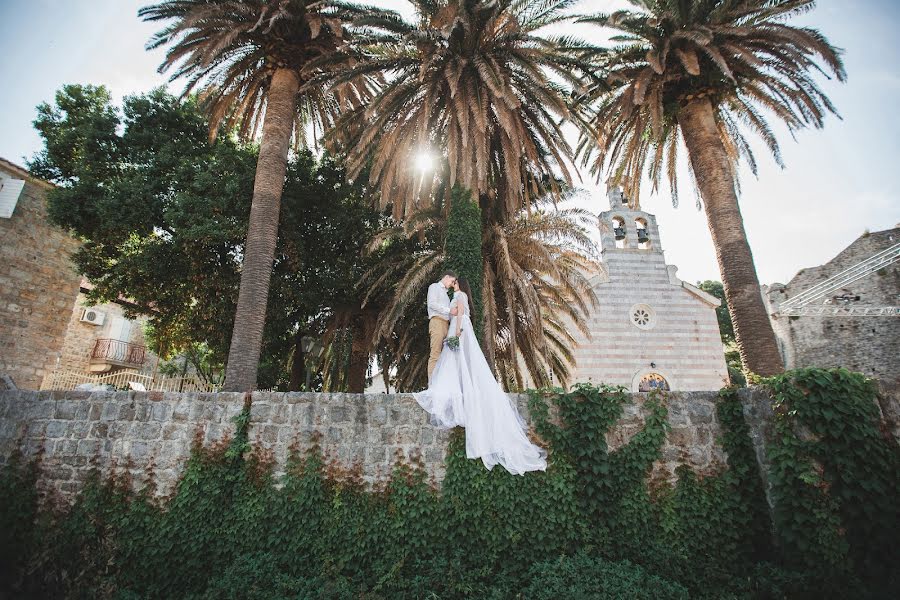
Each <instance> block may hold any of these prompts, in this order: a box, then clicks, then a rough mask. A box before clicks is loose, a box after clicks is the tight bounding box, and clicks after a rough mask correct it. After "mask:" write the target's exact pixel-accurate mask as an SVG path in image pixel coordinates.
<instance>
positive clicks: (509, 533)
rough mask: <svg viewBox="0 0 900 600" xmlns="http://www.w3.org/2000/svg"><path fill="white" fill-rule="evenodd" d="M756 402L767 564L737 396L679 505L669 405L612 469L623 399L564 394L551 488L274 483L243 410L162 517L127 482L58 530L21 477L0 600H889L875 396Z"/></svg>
mask: <svg viewBox="0 0 900 600" xmlns="http://www.w3.org/2000/svg"><path fill="white" fill-rule="evenodd" d="M768 383H769V385H770V386H772V389H773V394H774V398H775V401H774V402H775V404H774V406H775V410H776V412H777V414H778V415H779V421H778V422H777V430H778V431H777V433H776V436H775V437H776V438H777V439H776V440H775V443H774V445H771V444H770V461H771V470H772V472H773V476H772V477H773V478H774V479H773V484H774V489H773V492H774V498H775V507H776V509H775V521H774V522H775V525H776V532H777V540H778V543H779V547H780V549H781V550H782V552H781V559H778V556H779V555H778V554H777V553H776V552H775V551H774V550H773V548H772V539H771V538H772V536H771V532H772V521H771V520H770V519H769V514H770V513H769V507H768V504H767V502H766V500H765V495H764V491H763V487H762V483H761V478H760V474H759V471H758V469H757V466H756V465H757V462H756V455H755V449H754V446H753V443H752V441H751V439H750V436H749V433H750V432H749V428H748V426H747V424H746V422H745V421H744V416H743V412H742V409H741V402H740V400H739V399H738V396H737V393H736V392H735V391H734V390H725V391H723V392H722V394H721V396H720V399H719V402H718V406H717V419H718V422H719V424H720V426H721V431H722V439H721V440H720V441H721V444H722V447H723V448H724V449H725V450H726V451H727V453H728V465H727V468H724V467H723V470H722V471H721V472H720V473H717V474H705V475H700V474H697V473H694V472H692V471H691V470H690V469H689V468H687V467H686V466H681V467H679V468H678V469H677V471H676V473H677V481H676V482H675V483H674V484H668V483H665V482H660V481H654V482H653V483H652V484H651V473H652V472H654V471H655V469H656V467H655V465H656V463H657V461H659V460H660V458H661V457H662V452H663V447H664V443H665V438H666V433H667V429H668V424H667V415H668V408H667V405H668V403H669V402H670V398H669V397H667V395H666V394H664V393H653V394H650V395H649V396H647V397H644V399H643V400H641V401H640V406H638V407H636V409H637V410H638V411H639V412H640V414H641V415H643V425H642V427H641V428H640V429H639V430H638V431H636V432H633V434H632V435H631V437H630V439H627V440H625V441H624V443H622V445H620V446H619V447H617V448H615V449H610V447H609V445H608V444H607V440H606V436H607V434H608V432H609V431H610V429H611V428H612V427H613V426H614V425H615V423H616V422H617V421H618V420H619V419H620V418H621V417H622V414H623V412H624V409H625V407H626V405H627V404H628V403H629V402H630V401H631V398H632V397H631V396H630V395H628V394H626V393H625V392H624V390H622V389H621V388H614V387H607V386H592V385H578V386H576V387H575V388H573V389H572V390H571V391H568V392H566V391H563V390H560V389H552V390H550V389H548V390H540V391H533V392H531V393H530V398H529V407H530V414H531V418H532V422H533V424H534V432H533V433H534V434H535V435H536V436H537V438H540V440H542V441H541V443H542V444H544V445H546V446H547V448H548V450H549V467H548V469H547V470H546V471H545V472H535V473H529V474H528V475H526V476H524V477H522V476H513V475H510V474H509V473H507V472H506V471H505V470H503V469H502V468H495V469H493V470H492V471H488V470H486V469H485V468H484V466H483V465H482V464H481V462H479V461H474V460H469V459H467V458H466V455H465V433H464V431H463V430H461V429H458V430H455V431H454V432H452V433H451V436H450V443H449V448H448V454H447V458H446V476H445V478H444V480H443V483H442V487H441V489H440V490H438V489H436V488H435V487H434V486H433V485H432V484H431V482H430V481H429V479H428V477H427V475H426V472H425V470H424V468H423V466H422V464H421V463H420V462H419V461H418V460H416V459H412V460H410V461H405V460H397V462H396V464H395V467H394V470H393V473H392V475H391V477H390V478H389V479H388V480H387V481H385V482H382V483H380V484H377V485H376V486H374V488H372V487H371V486H368V487H367V486H366V485H365V484H364V482H363V479H362V474H361V473H360V472H359V471H357V470H354V469H347V468H344V467H341V466H340V465H339V464H337V463H336V462H334V461H333V460H331V459H330V458H329V457H328V456H327V455H326V454H325V453H323V451H322V450H321V449H320V448H319V447H318V445H316V444H313V447H312V448H311V449H309V450H308V451H305V452H300V451H298V450H297V449H296V448H294V449H293V450H292V452H291V454H290V457H289V459H288V462H287V464H286V465H285V473H284V474H283V475H279V476H276V475H275V474H274V472H273V463H272V460H271V456H269V455H267V454H266V453H265V452H262V451H260V450H259V449H257V448H255V447H253V445H252V444H250V443H249V441H248V440H249V436H248V431H249V429H250V428H252V426H253V425H252V423H251V421H250V410H249V409H250V407H249V403H247V404H246V405H245V407H244V410H243V411H242V412H241V413H240V414H239V415H238V416H237V417H236V418H235V424H236V431H235V434H234V436H233V437H232V438H231V439H230V440H225V441H223V442H221V443H218V444H214V445H212V446H203V444H202V443H201V439H202V436H200V435H198V437H197V439H196V440H195V443H194V447H193V451H192V455H191V458H190V460H189V461H188V463H187V465H186V467H185V470H184V472H183V474H182V477H181V479H180V481H179V482H178V485H177V487H176V489H175V490H174V491H173V493H172V494H171V495H170V496H169V497H164V498H159V497H156V496H155V494H154V487H153V483H152V479H149V480H148V481H147V482H146V484H145V485H143V486H137V491H135V489H136V486H134V485H133V482H131V481H129V480H128V478H127V477H126V476H125V475H114V476H108V477H101V476H100V475H99V474H98V473H95V474H94V476H93V477H92V478H91V479H90V480H89V481H88V482H86V484H85V487H84V489H83V490H82V491H81V493H80V494H79V495H78V496H77V498H76V499H75V502H74V504H73V505H72V506H71V507H70V508H68V509H67V510H65V511H61V512H55V511H53V510H49V509H47V508H42V507H41V506H40V505H39V503H38V495H37V493H36V492H35V483H36V473H37V471H36V469H37V467H36V466H35V464H34V463H28V462H26V461H23V460H21V458H14V459H13V460H11V461H9V463H8V464H7V465H6V466H5V467H4V468H3V470H2V472H0V492H2V493H3V498H4V502H3V503H2V505H0V525H2V527H0V542H3V550H2V552H3V554H2V555H0V556H2V558H3V559H4V563H3V565H2V569H3V571H2V573H0V574H2V575H3V580H2V583H0V596H4V597H7V596H8V597H67V598H98V597H116V598H138V597H140V598H175V597H178V598H192V599H199V598H209V599H213V598H296V597H302V598H347V599H349V598H357V599H359V598H362V599H367V600H369V599H371V600H374V599H376V598H378V599H382V598H385V599H386V598H392V599H393V598H401V599H402V598H426V597H427V598H469V597H477V598H496V599H500V598H565V597H570V598H687V597H691V598H703V597H707V598H725V597H727V598H788V597H789V598H800V597H809V598H819V597H841V595H842V594H843V596H844V597H865V596H867V595H869V596H871V595H872V594H873V593H876V592H877V590H879V589H882V590H883V589H888V588H885V587H883V586H882V587H878V585H875V584H874V583H872V582H873V581H874V582H875V583H877V582H878V581H882V583H883V581H884V580H886V579H885V578H887V577H889V575H888V574H886V573H885V572H884V571H878V570H877V569H874V568H873V569H874V570H873V569H869V570H867V569H866V568H863V567H864V562H863V561H875V560H880V561H881V563H879V564H883V565H885V566H886V565H887V564H888V562H889V561H890V560H893V559H894V557H895V556H896V555H895V554H893V555H892V554H891V553H892V552H894V553H895V552H896V551H895V550H893V549H892V548H891V546H890V541H891V539H892V538H891V534H892V532H896V529H892V528H893V527H895V526H896V521H895V520H892V519H896V507H897V504H898V503H897V499H898V495H897V489H896V487H892V486H896V483H897V482H896V480H895V479H894V477H895V476H896V465H897V463H896V462H895V461H896V444H894V445H891V444H889V443H888V442H887V441H886V439H885V438H884V437H883V436H881V434H880V432H878V430H877V427H876V426H875V420H874V417H875V414H874V413H873V412H872V409H871V408H868V407H867V405H866V402H870V401H871V400H872V395H871V394H872V390H871V389H870V388H869V387H868V384H866V383H865V382H864V380H862V379H860V378H859V377H858V376H856V375H853V374H847V373H845V372H827V373H826V372H821V371H810V372H796V373H793V374H790V375H787V376H784V377H782V378H776V379H774V380H769V382H768ZM835 390H843V391H842V392H841V393H840V394H837V395H835V393H836V392H835ZM632 408H634V407H632ZM826 410H830V411H836V412H835V413H834V414H840V415H841V417H840V419H838V418H836V417H834V416H830V417H829V416H826V414H831V413H826ZM838 421H840V423H838ZM892 469H893V471H892ZM126 472H127V471H126ZM851 500H855V501H857V502H858V503H859V504H860V505H863V506H868V507H871V508H864V507H863V506H859V505H858V506H849V504H850V501H851ZM863 536H864V537H866V538H867V539H869V540H871V544H872V546H871V548H869V547H865V546H860V545H859V540H862V538H863ZM816 544H818V546H817V545H816ZM878 552H880V553H882V555H883V556H882V557H878V556H876V553H878ZM799 553H805V555H804V556H797V554H799ZM845 559H846V562H847V566H846V567H841V560H845ZM873 564H874V563H873ZM827 570H830V571H831V576H830V577H829V578H827V579H826V578H822V577H821V576H820V575H821V574H822V573H823V572H825V571H827ZM877 577H882V580H877ZM872 578H876V579H872ZM873 590H874V591H873ZM848 594H849V596H848Z"/></svg>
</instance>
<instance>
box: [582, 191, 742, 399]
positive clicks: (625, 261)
mask: <svg viewBox="0 0 900 600" xmlns="http://www.w3.org/2000/svg"><path fill="white" fill-rule="evenodd" d="M609 204H610V209H609V210H608V211H606V212H603V213H601V214H600V217H599V221H600V222H599V226H600V243H601V258H602V262H601V264H600V270H599V272H597V273H595V274H594V276H593V277H592V278H591V285H592V288H593V290H594V293H595V294H596V296H597V301H598V306H597V308H596V309H595V310H594V311H593V312H592V313H591V315H590V316H589V318H588V328H589V329H590V334H591V335H590V337H589V338H585V337H584V336H583V335H581V334H580V333H576V337H577V339H578V347H577V349H576V351H575V359H576V364H575V369H574V373H573V377H572V378H571V379H570V383H578V382H591V383H598V384H599V383H605V384H609V385H621V386H624V387H625V388H626V389H628V390H629V391H632V392H637V391H650V390H652V389H661V390H685V391H687V390H690V391H695V390H718V389H721V388H722V387H723V386H725V385H727V384H728V369H727V367H726V366H725V353H724V349H723V346H722V340H721V337H720V335H719V324H718V320H717V319H716V307H717V306H719V305H720V302H719V300H718V298H715V297H713V296H711V295H710V294H707V293H706V292H704V291H703V290H701V289H699V288H697V287H696V286H693V285H691V284H690V283H687V282H686V281H681V280H680V279H678V277H676V275H675V273H676V271H677V267H675V266H674V265H667V264H666V261H665V258H664V256H663V248H662V243H661V241H660V237H659V229H658V227H657V224H656V217H654V216H653V215H652V214H650V213H646V212H644V211H642V210H636V209H631V208H630V207H629V206H628V203H627V201H626V199H625V198H624V197H623V195H622V191H621V189H618V188H612V189H611V190H610V192H609Z"/></svg>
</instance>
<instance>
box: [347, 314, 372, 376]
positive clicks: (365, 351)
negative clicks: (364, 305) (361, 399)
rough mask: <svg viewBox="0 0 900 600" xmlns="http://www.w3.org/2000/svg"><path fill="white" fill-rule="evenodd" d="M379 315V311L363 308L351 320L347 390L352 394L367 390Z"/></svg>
mask: <svg viewBox="0 0 900 600" xmlns="http://www.w3.org/2000/svg"><path fill="white" fill-rule="evenodd" d="M377 316H378V315H377V313H373V312H372V311H369V310H362V311H360V312H359V314H357V315H356V316H355V317H354V318H353V320H352V321H351V328H352V335H353V341H352V342H351V343H350V365H349V367H348V368H347V391H348V392H350V393H351V394H362V393H363V392H365V391H366V374H367V373H368V371H369V358H370V356H371V353H370V349H371V348H372V338H373V337H374V336H375V323H376V319H377Z"/></svg>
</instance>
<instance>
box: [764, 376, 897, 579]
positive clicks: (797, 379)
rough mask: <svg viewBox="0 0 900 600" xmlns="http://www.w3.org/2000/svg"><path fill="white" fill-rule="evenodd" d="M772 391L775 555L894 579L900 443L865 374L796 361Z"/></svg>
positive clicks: (817, 567) (772, 382) (831, 570)
mask: <svg viewBox="0 0 900 600" xmlns="http://www.w3.org/2000/svg"><path fill="white" fill-rule="evenodd" d="M764 384H765V385H767V386H768V387H769V388H770V389H771V391H772V399H773V402H772V406H773V409H774V412H775V417H776V418H775V430H776V435H775V439H774V440H773V442H772V443H771V444H770V445H769V446H768V448H767V452H768V457H769V460H770V461H771V463H772V472H771V475H770V477H771V482H772V488H773V494H774V497H775V498H774V499H775V523H776V531H777V533H778V540H779V542H780V544H781V548H782V551H783V555H784V560H785V561H786V562H788V563H793V564H795V565H797V566H798V567H799V568H803V569H806V570H810V571H814V572H817V573H819V574H820V577H822V578H823V579H826V580H830V579H834V578H844V577H847V576H849V575H851V574H854V573H855V574H858V575H859V576H861V577H863V578H865V579H866V580H874V581H879V582H882V583H883V584H884V585H885V586H886V587H885V590H889V589H893V590H894V591H896V590H897V589H898V586H900V577H898V574H897V573H898V569H897V564H898V560H900V550H898V543H897V541H898V539H900V502H898V500H900V448H898V445H897V442H896V440H895V439H894V437H893V436H892V435H891V434H890V432H888V431H886V430H885V431H883V430H882V429H881V427H880V422H881V421H880V414H879V411H880V409H879V407H878V404H877V402H876V394H877V391H876V388H875V383H874V381H873V380H871V379H868V378H866V377H865V376H864V375H862V374H861V373H853V372H850V371H848V370H846V369H798V370H796V371H791V372H788V373H785V374H783V375H779V376H776V377H772V378H769V379H766V380H764Z"/></svg>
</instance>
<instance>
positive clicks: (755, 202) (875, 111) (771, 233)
mask: <svg viewBox="0 0 900 600" xmlns="http://www.w3.org/2000/svg"><path fill="white" fill-rule="evenodd" d="M149 3H151V2H150V0H0V55H2V56H3V57H4V60H3V61H0V81H2V82H3V84H4V85H3V86H2V88H0V157H3V158H5V159H7V160H10V161H12V162H15V163H18V164H24V162H25V160H26V158H30V157H31V156H33V155H34V153H35V152H37V151H38V150H40V148H41V140H40V138H39V136H38V135H37V132H36V131H35V130H34V128H33V126H32V121H33V120H34V118H35V114H36V113H35V107H36V106H37V105H38V104H40V103H41V102H47V101H52V100H53V95H54V93H55V92H56V90H58V89H59V88H60V87H62V86H63V85H64V84H67V83H82V84H94V85H100V84H102V85H105V86H106V87H107V88H108V89H109V90H110V92H111V93H112V95H113V98H114V100H115V101H116V102H117V103H119V102H121V99H122V98H123V97H124V96H126V95H130V94H137V93H142V92H146V91H148V90H150V89H152V88H154V87H156V86H159V85H166V86H168V88H169V89H170V90H171V91H172V92H173V93H178V92H180V91H181V89H182V87H183V84H184V82H183V81H176V82H174V83H169V82H168V79H167V76H165V75H160V74H159V73H157V67H158V66H159V64H160V63H161V62H162V58H163V54H164V50H155V51H152V52H148V51H147V50H145V44H146V42H147V40H149V39H150V37H151V36H152V34H153V33H154V32H155V31H157V30H158V28H159V24H155V23H144V22H142V21H140V20H139V19H138V17H137V10H138V8H139V7H141V6H144V5H147V4H149ZM366 3H368V4H373V5H379V6H383V7H386V8H392V9H395V10H398V11H400V12H401V13H402V14H404V15H405V16H407V17H410V16H411V15H412V8H411V6H410V5H409V4H408V3H407V2H406V1H405V0H368V1H367V2H366ZM625 6H627V2H625V1H624V0H584V1H582V2H581V3H580V4H578V5H576V6H575V11H577V12H579V13H594V12H606V11H610V10H615V9H618V8H623V7H625ZM793 22H794V23H795V24H802V25H804V26H808V27H814V28H816V29H818V30H820V31H821V32H822V33H823V34H824V35H825V36H826V37H827V38H828V39H829V41H830V42H831V43H832V44H833V45H835V46H837V47H839V48H842V49H844V51H845V53H844V55H843V57H844V61H845V65H846V68H847V72H848V80H847V82H846V83H844V84H841V83H839V82H837V81H836V80H833V81H828V80H825V79H824V78H821V77H820V78H819V81H820V83H821V84H822V88H823V89H824V91H825V92H826V94H827V95H828V96H829V97H830V98H831V99H832V101H833V102H834V104H835V105H836V106H837V108H838V111H839V113H840V115H841V117H842V119H838V118H837V117H835V116H829V117H828V118H827V119H826V123H825V127H824V129H820V130H816V129H813V130H804V131H801V132H799V133H798V134H797V135H796V141H795V140H793V139H792V138H791V136H790V134H789V133H788V132H787V130H786V129H785V128H784V127H782V126H780V125H778V124H777V123H775V122H774V119H773V120H772V122H773V125H774V127H773V128H774V129H775V131H776V134H777V135H778V138H779V140H780V141H781V146H782V155H783V158H784V162H785V163H786V168H785V169H783V170H782V169H781V168H780V167H778V166H777V165H776V164H775V162H774V160H773V159H772V158H771V157H770V156H769V155H768V154H767V152H766V150H765V149H764V148H763V147H762V145H761V144H760V143H758V142H756V143H754V144H753V148H754V151H755V154H756V156H757V162H758V163H759V177H758V178H754V176H753V175H752V173H750V171H749V169H747V168H746V166H742V169H741V174H740V178H741V183H742V193H741V197H740V203H741V211H742V213H743V215H744V225H745V228H746V230H747V235H748V238H749V240H750V245H751V248H752V250H753V256H754V259H755V262H756V267H757V272H758V274H759V279H760V281H761V282H762V283H773V282H787V281H788V280H790V278H791V277H793V275H794V274H795V273H796V272H797V271H798V270H800V269H802V268H806V267H811V266H816V265H819V264H822V263H824V262H827V261H828V260H829V259H831V258H832V257H834V256H835V255H836V254H838V253H839V252H840V251H841V250H843V249H844V248H845V247H846V246H847V245H848V244H850V243H851V242H852V241H853V240H855V239H856V238H857V237H859V236H860V235H861V234H862V233H864V232H865V231H866V230H869V231H880V230H883V229H889V228H891V227H895V226H897V224H898V223H900V177H898V172H900V112H898V110H897V106H898V98H900V41H898V40H900V36H898V35H897V31H898V29H900V2H897V0H855V1H853V2H847V1H846V0H819V2H818V5H817V8H816V9H815V10H813V11H811V12H809V13H807V14H806V15H803V16H801V17H800V18H797V19H794V21H793ZM563 32H565V33H573V34H576V35H580V36H582V37H584V38H586V39H589V40H590V41H593V42H595V43H603V42H605V40H606V34H604V33H603V32H602V31H600V30H599V29H597V28H593V27H587V26H566V27H565V28H563ZM554 33H556V32H554ZM574 141H575V140H574V139H573V140H572V142H573V143H574ZM680 170H681V175H680V177H679V179H680V181H681V186H680V188H681V189H680V192H681V194H680V196H681V204H680V206H679V207H678V208H677V209H676V208H673V207H672V204H671V199H670V196H669V195H668V193H667V190H666V188H665V187H664V188H663V189H661V190H660V193H659V194H656V195H651V193H650V187H649V185H646V186H644V188H645V189H643V190H642V197H641V205H642V207H643V209H644V210H645V211H647V212H650V213H653V214H655V215H656V216H657V222H658V223H659V228H660V235H661V237H662V246H663V249H664V251H665V255H666V259H667V262H668V263H669V264H674V265H676V266H678V268H679V269H678V276H679V277H680V278H681V279H684V280H686V281H691V282H694V281H700V280H704V279H720V276H719V270H718V265H717V263H716V258H715V251H714V249H713V245H712V240H711V238H710V234H709V230H708V228H707V224H706V218H705V216H704V214H703V212H702V211H697V209H696V208H695V205H694V199H693V198H694V197H693V191H692V186H691V183H690V179H689V177H688V175H687V172H686V168H684V166H683V165H682V168H681V169H680ZM581 175H582V183H581V186H582V187H583V188H584V189H585V190H586V192H587V194H586V195H585V197H584V198H583V199H581V200H579V201H578V205H579V206H581V207H583V208H587V209H589V210H591V211H592V212H594V213H599V212H601V211H603V210H606V209H607V208H608V202H607V200H606V191H605V186H604V185H603V184H602V183H599V184H598V183H597V182H596V181H595V178H594V177H593V176H592V175H591V174H590V173H587V172H582V173H581Z"/></svg>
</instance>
